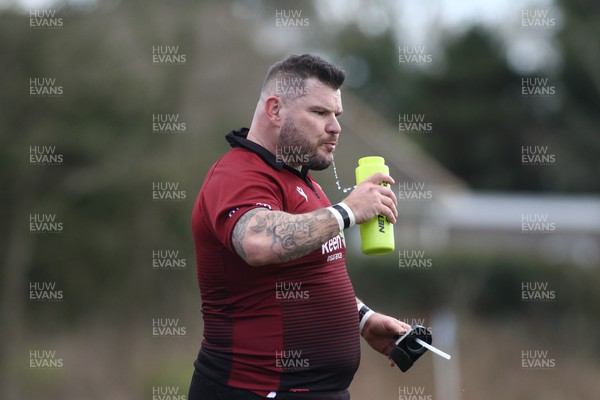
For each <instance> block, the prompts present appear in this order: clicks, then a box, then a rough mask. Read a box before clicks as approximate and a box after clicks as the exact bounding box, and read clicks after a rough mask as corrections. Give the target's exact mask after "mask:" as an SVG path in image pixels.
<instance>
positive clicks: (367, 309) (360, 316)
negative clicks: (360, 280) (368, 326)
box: [358, 304, 371, 321]
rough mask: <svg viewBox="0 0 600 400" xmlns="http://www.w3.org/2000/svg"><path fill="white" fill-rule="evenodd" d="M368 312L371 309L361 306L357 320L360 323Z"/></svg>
mask: <svg viewBox="0 0 600 400" xmlns="http://www.w3.org/2000/svg"><path fill="white" fill-rule="evenodd" d="M369 311H371V309H370V308H369V307H367V306H365V305H364V304H363V305H362V307H361V308H360V310H358V320H359V321H362V319H363V318H364V317H365V314H367V313H368V312H369Z"/></svg>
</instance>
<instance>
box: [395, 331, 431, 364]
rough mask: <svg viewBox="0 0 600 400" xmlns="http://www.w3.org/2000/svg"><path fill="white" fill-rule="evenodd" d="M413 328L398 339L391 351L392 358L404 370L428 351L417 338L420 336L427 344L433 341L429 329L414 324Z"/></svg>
mask: <svg viewBox="0 0 600 400" xmlns="http://www.w3.org/2000/svg"><path fill="white" fill-rule="evenodd" d="M411 328H412V329H411V330H410V331H408V332H406V333H405V334H404V335H403V336H402V337H400V338H399V339H398V340H397V341H396V345H395V346H394V349H393V350H392V352H391V353H390V359H391V360H392V361H394V362H395V363H396V365H397V366H398V368H400V370H401V371H402V372H406V371H408V369H409V368H410V367H412V366H413V364H414V363H415V361H417V360H418V359H419V357H421V356H422V355H423V353H425V352H426V351H427V349H426V348H425V347H423V346H421V345H420V344H419V343H417V341H416V340H415V339H416V338H419V339H421V340H422V341H424V342H425V343H427V344H431V342H432V337H431V332H429V329H427V328H425V327H424V326H421V325H413V326H412V327H411Z"/></svg>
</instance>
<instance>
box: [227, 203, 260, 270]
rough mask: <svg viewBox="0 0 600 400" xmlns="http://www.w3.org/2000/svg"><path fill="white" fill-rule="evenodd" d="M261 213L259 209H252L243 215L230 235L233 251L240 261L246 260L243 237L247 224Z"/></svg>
mask: <svg viewBox="0 0 600 400" xmlns="http://www.w3.org/2000/svg"><path fill="white" fill-rule="evenodd" d="M259 211H261V209H260V208H253V209H252V210H249V211H247V212H245V213H244V215H242V216H241V217H240V219H238V221H237V222H236V223H235V226H234V227H233V232H232V233H231V241H232V242H233V249H234V250H235V252H236V253H237V254H238V256H240V257H241V258H242V259H244V260H245V259H246V252H245V251H244V245H243V241H244V237H245V236H246V227H247V226H248V223H249V222H250V220H251V219H252V217H253V216H254V214H256V213H257V212H259Z"/></svg>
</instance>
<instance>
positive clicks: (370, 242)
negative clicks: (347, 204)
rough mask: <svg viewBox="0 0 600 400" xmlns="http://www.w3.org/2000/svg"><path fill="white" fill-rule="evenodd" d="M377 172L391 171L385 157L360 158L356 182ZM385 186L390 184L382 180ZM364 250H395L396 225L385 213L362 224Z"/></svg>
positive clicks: (383, 251)
mask: <svg viewBox="0 0 600 400" xmlns="http://www.w3.org/2000/svg"><path fill="white" fill-rule="evenodd" d="M376 172H383V173H384V174H388V175H389V173H390V169H389V168H388V166H387V165H385V160H384V159H383V157H378V156H371V157H363V158H361V159H359V160H358V167H357V168H356V184H357V185H358V184H359V183H361V182H362V181H364V180H365V179H367V178H368V177H370V176H371V175H373V174H374V173H376ZM381 184H382V185H383V186H388V187H389V186H390V184H389V183H386V182H382V183H381ZM360 239H361V243H362V251H363V253H365V254H367V255H379V254H388V253H391V252H392V251H394V225H393V224H392V223H391V222H390V221H388V219H387V217H386V216H385V215H382V214H379V215H378V216H377V217H375V218H373V219H372V220H370V221H367V222H364V223H362V224H361V225H360Z"/></svg>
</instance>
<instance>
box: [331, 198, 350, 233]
mask: <svg viewBox="0 0 600 400" xmlns="http://www.w3.org/2000/svg"><path fill="white" fill-rule="evenodd" d="M331 207H333V208H335V209H336V210H337V211H338V212H339V213H340V215H341V216H342V219H343V220H344V229H348V228H350V216H349V215H348V212H347V211H346V210H345V209H344V207H342V206H340V205H339V204H334V205H332V206H331Z"/></svg>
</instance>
